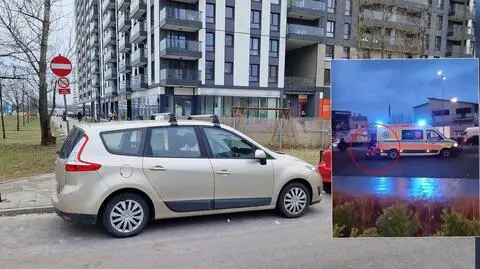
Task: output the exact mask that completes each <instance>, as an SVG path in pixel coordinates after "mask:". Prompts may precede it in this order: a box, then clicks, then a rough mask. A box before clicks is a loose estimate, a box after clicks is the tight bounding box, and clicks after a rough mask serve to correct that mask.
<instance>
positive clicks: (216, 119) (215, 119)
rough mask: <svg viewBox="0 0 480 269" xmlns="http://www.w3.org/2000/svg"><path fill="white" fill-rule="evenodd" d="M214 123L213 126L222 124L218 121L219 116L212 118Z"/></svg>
mask: <svg viewBox="0 0 480 269" xmlns="http://www.w3.org/2000/svg"><path fill="white" fill-rule="evenodd" d="M212 123H213V124H220V120H219V119H218V116H217V115H213V116H212Z"/></svg>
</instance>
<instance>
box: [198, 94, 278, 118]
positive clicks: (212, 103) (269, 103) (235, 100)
mask: <svg viewBox="0 0 480 269" xmlns="http://www.w3.org/2000/svg"><path fill="white" fill-rule="evenodd" d="M201 98H202V103H203V107H202V109H201V114H216V115H219V116H227V117H229V116H231V115H232V107H233V106H244V107H263V108H277V107H278V106H279V102H278V99H277V98H264V97H232V96H202V97H201ZM276 115H277V112H276V111H268V110H264V111H260V110H257V111H255V110H249V111H245V117H261V118H273V117H275V116H276Z"/></svg>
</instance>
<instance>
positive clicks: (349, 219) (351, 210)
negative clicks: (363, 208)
mask: <svg viewBox="0 0 480 269" xmlns="http://www.w3.org/2000/svg"><path fill="white" fill-rule="evenodd" d="M357 219H358V213H357V208H356V206H355V204H353V203H349V202H347V203H345V204H343V205H339V206H336V207H335V208H334V209H333V224H334V225H337V226H338V227H342V226H344V229H343V237H350V233H351V231H352V228H353V227H355V224H356V222H357Z"/></svg>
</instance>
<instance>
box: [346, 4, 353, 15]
mask: <svg viewBox="0 0 480 269" xmlns="http://www.w3.org/2000/svg"><path fill="white" fill-rule="evenodd" d="M345 16H352V0H345Z"/></svg>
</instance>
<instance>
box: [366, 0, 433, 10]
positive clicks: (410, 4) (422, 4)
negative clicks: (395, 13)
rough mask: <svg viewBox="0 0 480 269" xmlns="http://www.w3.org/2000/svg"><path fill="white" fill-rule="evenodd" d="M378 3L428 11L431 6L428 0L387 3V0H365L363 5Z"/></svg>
mask: <svg viewBox="0 0 480 269" xmlns="http://www.w3.org/2000/svg"><path fill="white" fill-rule="evenodd" d="M378 4H387V5H391V6H401V7H402V9H407V10H414V11H424V10H425V11H426V10H427V9H428V7H429V4H428V0H395V1H388V3H385V0H367V1H363V2H362V5H363V6H364V7H365V6H374V5H378Z"/></svg>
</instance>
